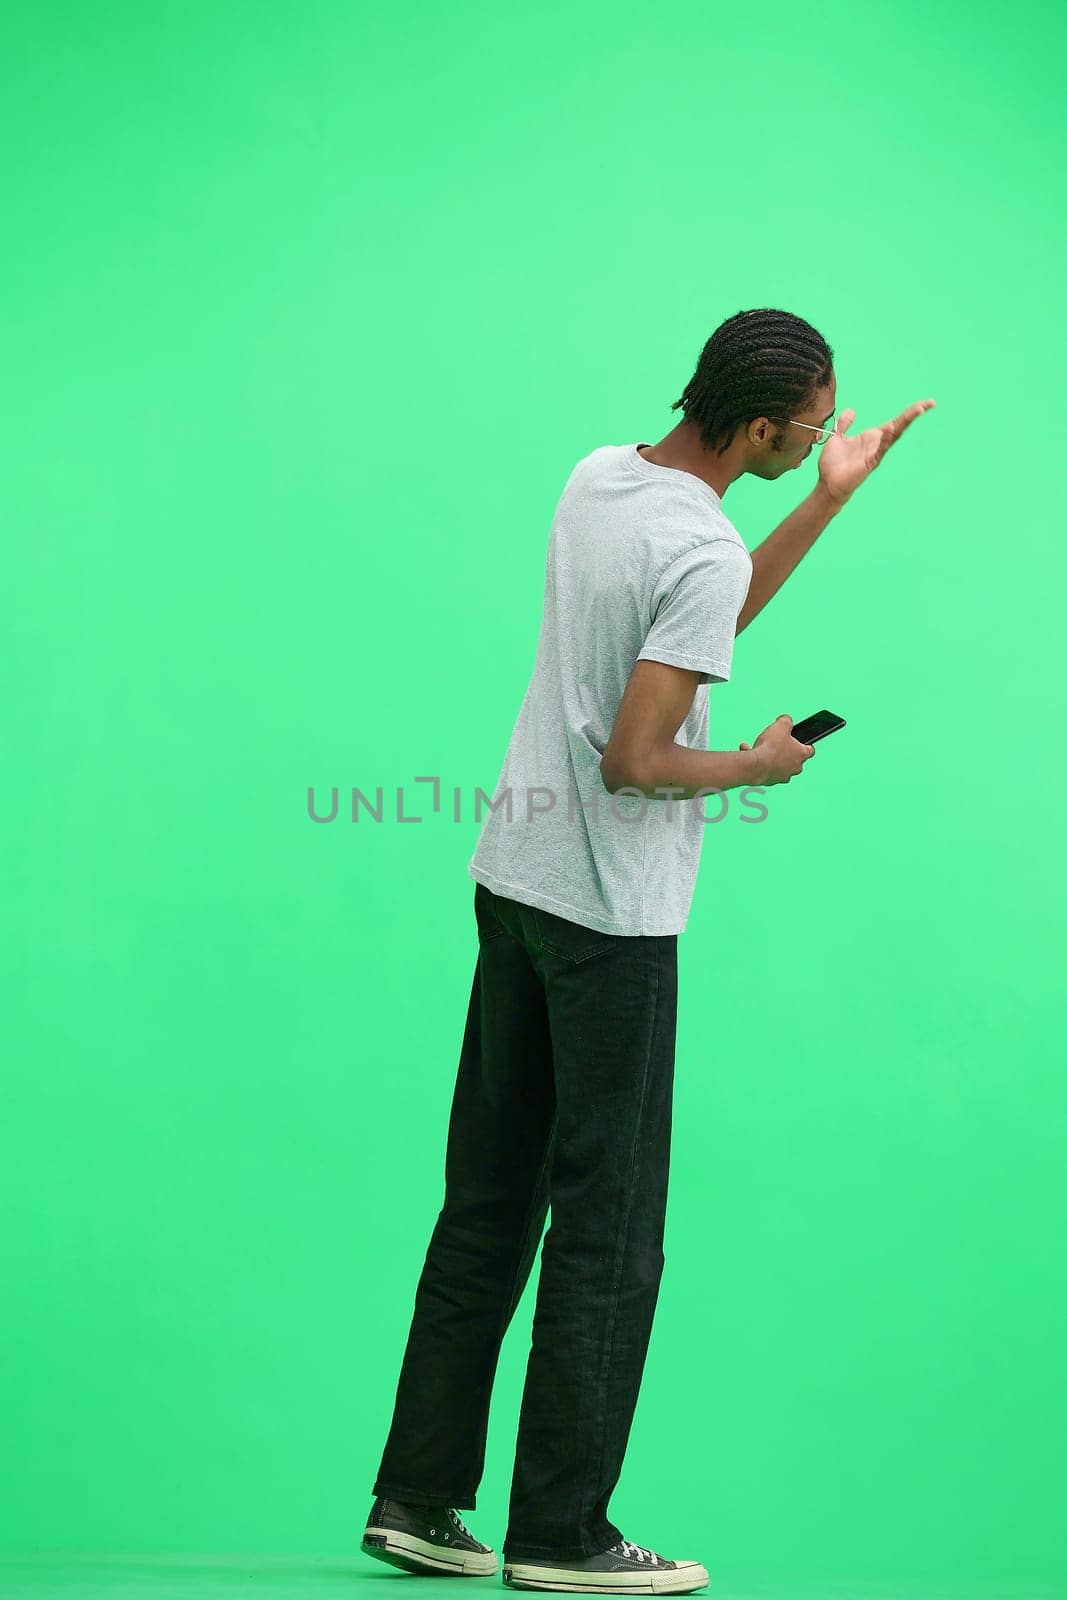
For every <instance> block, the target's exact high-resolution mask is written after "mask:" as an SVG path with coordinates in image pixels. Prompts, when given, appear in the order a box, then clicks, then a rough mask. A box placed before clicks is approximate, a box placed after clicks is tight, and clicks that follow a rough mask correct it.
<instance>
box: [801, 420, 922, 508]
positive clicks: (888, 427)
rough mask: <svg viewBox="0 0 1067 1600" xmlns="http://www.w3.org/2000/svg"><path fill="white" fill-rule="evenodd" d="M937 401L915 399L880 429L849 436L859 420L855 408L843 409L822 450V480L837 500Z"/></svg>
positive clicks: (843, 496) (860, 479)
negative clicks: (850, 429)
mask: <svg viewBox="0 0 1067 1600" xmlns="http://www.w3.org/2000/svg"><path fill="white" fill-rule="evenodd" d="M936 403H937V402H936V401H934V400H916V401H915V402H914V404H913V405H910V406H908V407H907V409H906V410H904V411H902V412H901V413H900V415H899V416H897V417H894V418H893V420H892V421H891V422H883V423H882V425H881V427H878V428H864V430H863V432H862V433H857V434H855V435H854V436H852V437H851V438H850V437H846V435H847V433H848V430H849V428H851V426H852V424H853V423H854V422H855V420H856V413H855V411H852V410H846V411H842V413H841V415H840V416H839V417H838V419H837V426H836V427H835V429H834V431H833V433H832V434H831V435H830V437H829V438H828V439H827V441H826V443H825V444H824V445H823V447H822V449H821V450H820V451H819V482H820V483H821V484H822V485H823V487H824V488H825V489H826V491H827V493H828V494H829V495H830V496H831V497H832V498H833V499H834V500H837V501H840V502H842V503H843V502H844V501H845V500H847V499H848V497H849V495H850V494H851V493H852V491H853V490H854V489H855V488H857V486H858V485H859V484H861V483H862V482H863V480H864V478H866V477H867V476H868V475H869V474H870V473H872V472H873V471H874V469H875V467H876V466H878V464H879V463H880V462H881V460H882V458H883V457H884V455H885V453H886V451H887V450H888V449H889V446H890V445H891V444H896V442H897V440H898V439H899V438H900V436H901V434H902V433H903V432H904V429H905V428H908V427H910V426H911V424H912V423H913V422H914V421H915V418H916V417H921V416H922V414H923V412H924V411H929V410H930V408H931V406H934V405H936Z"/></svg>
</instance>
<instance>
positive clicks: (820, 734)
mask: <svg viewBox="0 0 1067 1600" xmlns="http://www.w3.org/2000/svg"><path fill="white" fill-rule="evenodd" d="M844 726H845V719H844V717H839V716H836V715H835V713H834V712H833V711H816V712H814V713H813V715H812V716H810V717H804V718H803V720H802V721H800V722H794V724H793V726H792V727H791V728H790V730H789V731H790V733H791V734H792V735H793V738H794V739H799V741H800V743H801V744H814V743H815V741H816V740H817V739H825V738H826V735H827V734H828V733H836V732H837V730H838V728H843V727H844Z"/></svg>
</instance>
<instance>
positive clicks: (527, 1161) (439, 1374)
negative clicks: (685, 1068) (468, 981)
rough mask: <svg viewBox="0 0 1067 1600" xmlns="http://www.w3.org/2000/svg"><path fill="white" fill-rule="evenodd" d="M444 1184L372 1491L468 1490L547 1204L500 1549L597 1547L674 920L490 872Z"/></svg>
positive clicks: (613, 1474) (657, 1109)
mask: <svg viewBox="0 0 1067 1600" xmlns="http://www.w3.org/2000/svg"><path fill="white" fill-rule="evenodd" d="M474 914H475V919H476V923H477V933H478V959H477V963H476V966H475V969H474V982H473V985H472V988H471V995H470V1004H469V1007H468V1010H467V1022H466V1030H465V1033H464V1037H463V1045H462V1050H461V1053H460V1060H459V1072H458V1076H457V1079H456V1087H455V1093H454V1097H453V1101H452V1111H451V1118H450V1122H449V1129H448V1146H447V1153H446V1157H445V1198H444V1205H443V1207H442V1210H441V1212H440V1214H439V1215H438V1218H437V1222H436V1225H435V1227H434V1230H433V1234H432V1236H431V1239H430V1243H429V1248H428V1250H427V1252H426V1259H425V1264H424V1266H423V1269H422V1274H421V1276H420V1278H419V1282H418V1287H417V1289H416V1294H415V1308H414V1315H413V1319H412V1323H411V1330H410V1333H409V1336H408V1342H407V1348H406V1351H405V1354H404V1360H403V1365H402V1367H401V1372H400V1379H399V1383H398V1387H397V1394H396V1403H395V1407H394V1411H393V1419H392V1424H391V1427H390V1431H389V1437H388V1440H387V1443H386V1446H385V1451H384V1454H383V1456H382V1460H381V1465H380V1467H379V1470H378V1477H377V1479H376V1481H375V1483H374V1487H373V1493H374V1494H375V1495H379V1494H381V1495H388V1496H390V1497H391V1498H393V1499H397V1500H409V1501H412V1502H415V1503H419V1502H421V1503H425V1504H433V1505H444V1506H455V1507H457V1508H459V1509H464V1508H467V1509H474V1508H475V1505H476V1498H475V1495H476V1490H477V1487H478V1484H479V1482H480V1481H481V1476H482V1469H483V1466H484V1460H485V1441H486V1430H487V1426H488V1418H489V1403H490V1395H491V1390H492V1385H493V1379H494V1376H495V1373H496V1368H497V1362H498V1358H499V1354H500V1345H501V1341H502V1339H503V1337H504V1333H505V1331H506V1329H507V1327H508V1324H509V1323H510V1321H511V1318H512V1314H513V1312H514V1310H515V1307H516V1305H517V1304H518V1301H519V1299H520V1297H521V1295H522V1292H523V1289H524V1287H525V1285H526V1282H527V1279H528V1277H529V1274H530V1268H531V1266H532V1264H533V1259H534V1256H535V1255H536V1254H537V1247H538V1244H539V1243H540V1240H541V1232H542V1229H543V1227H544V1223H545V1217H546V1214H547V1212H548V1209H549V1206H551V1210H552V1221H551V1225H550V1227H549V1229H548V1232H547V1234H545V1239H544V1248H543V1250H542V1252H541V1271H540V1277H539V1280H538V1286H537V1299H536V1303H535V1307H534V1317H533V1338H532V1344H531V1349H530V1354H529V1360H528V1364H527V1369H526V1382H525V1388H524V1390H523V1397H522V1406H521V1411H520V1416H519V1428H518V1440H517V1446H516V1452H515V1467H514V1475H513V1478H512V1484H511V1502H510V1512H509V1520H508V1528H507V1533H506V1535H505V1538H504V1542H503V1547H502V1554H503V1557H504V1559H505V1560H521V1559H524V1558H536V1557H537V1556H550V1557H556V1558H558V1559H560V1560H568V1559H572V1558H575V1557H578V1556H583V1555H593V1554H595V1553H596V1552H598V1551H601V1550H604V1549H606V1548H607V1546H608V1545H609V1544H612V1543H613V1542H614V1541H615V1539H617V1538H618V1537H619V1536H620V1534H621V1532H622V1530H621V1529H619V1528H617V1527H616V1526H615V1524H614V1523H612V1522H611V1521H609V1519H608V1514H607V1512H608V1499H609V1497H610V1495H611V1493H612V1490H613V1489H614V1487H615V1484H616V1482H617V1481H618V1478H619V1474H620V1472H621V1470H622V1461H623V1456H624V1454H625V1451H626V1444H627V1440H628V1438H629V1434H630V1425H631V1423H632V1421H633V1414H634V1408H635V1406H636V1404H637V1395H638V1389H639V1387H640V1383H641V1375H642V1372H643V1370H644V1364H645V1356H646V1353H647V1350H648V1342H649V1335H650V1333H651V1330H652V1319H653V1315H654V1312H655V1307H656V1300H657V1296H658V1294H659V1284H660V1277H661V1274H662V1271H663V1259H664V1258H663V1226H664V1215H665V1211H666V1203H667V1176H668V1168H669V1165H670V1140H671V1109H672V1099H673V1089H674V1053H675V1025H676V1018H677V992H678V965H677V962H678V936H677V934H665V935H662V936H653V935H641V936H636V937H633V936H623V935H620V934H606V933H598V932H597V931H596V930H595V929H592V928H587V927H584V926H581V925H580V924H578V923H576V922H571V921H569V920H567V919H566V918H563V917H558V916H555V915H553V914H552V913H550V912H547V911H542V910H540V909H538V908H537V907H534V906H528V905H525V904H522V903H520V902H519V901H517V900H511V899H505V898H504V897H503V896H500V895H495V894H493V893H492V892H491V891H490V890H489V889H487V888H486V887H485V886H484V884H480V883H478V884H476V885H475V892H474Z"/></svg>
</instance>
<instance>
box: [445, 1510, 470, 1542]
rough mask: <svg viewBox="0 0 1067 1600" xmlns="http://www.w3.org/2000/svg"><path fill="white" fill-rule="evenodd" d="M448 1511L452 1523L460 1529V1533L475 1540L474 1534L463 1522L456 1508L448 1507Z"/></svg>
mask: <svg viewBox="0 0 1067 1600" xmlns="http://www.w3.org/2000/svg"><path fill="white" fill-rule="evenodd" d="M447 1510H448V1514H449V1516H450V1517H451V1518H452V1521H453V1522H454V1523H455V1525H456V1527H457V1528H458V1529H459V1531H460V1533H465V1534H466V1535H467V1538H468V1539H473V1538H474V1535H473V1533H472V1532H471V1531H470V1529H469V1528H468V1527H467V1524H466V1523H465V1522H464V1521H463V1518H462V1517H461V1516H460V1514H459V1512H458V1511H457V1510H456V1509H455V1507H454V1506H448V1507H447Z"/></svg>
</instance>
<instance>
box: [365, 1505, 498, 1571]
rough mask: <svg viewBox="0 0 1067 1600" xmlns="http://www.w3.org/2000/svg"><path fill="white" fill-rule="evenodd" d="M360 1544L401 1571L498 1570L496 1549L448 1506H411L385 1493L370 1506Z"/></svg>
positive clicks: (367, 1553)
mask: <svg viewBox="0 0 1067 1600" xmlns="http://www.w3.org/2000/svg"><path fill="white" fill-rule="evenodd" d="M360 1549H361V1550H362V1551H363V1553H364V1555H368V1556H374V1557H375V1559H376V1560H378V1561H388V1563H389V1565H390V1566H392V1567H403V1569H404V1571H405V1572H422V1573H439V1574H441V1575H442V1576H444V1577H449V1576H453V1577H457V1578H479V1577H481V1578H485V1577H491V1576H492V1575H493V1573H494V1572H495V1571H496V1551H495V1550H491V1549H490V1547H489V1546H488V1545H487V1544H479V1543H478V1540H477V1539H476V1538H475V1537H474V1535H473V1533H471V1531H470V1529H469V1528H468V1527H466V1526H465V1524H464V1523H463V1521H462V1519H461V1518H460V1516H459V1514H458V1513H457V1512H456V1511H454V1510H453V1508H452V1507H451V1506H413V1505H408V1504H407V1503H406V1502H405V1501H402V1500H389V1499H387V1498H386V1496H385V1495H379V1496H378V1498H377V1499H376V1500H375V1502H374V1504H373V1505H372V1506H371V1509H370V1516H369V1517H368V1518H367V1526H366V1527H365V1528H364V1530H363V1542H362V1544H361V1545H360Z"/></svg>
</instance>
